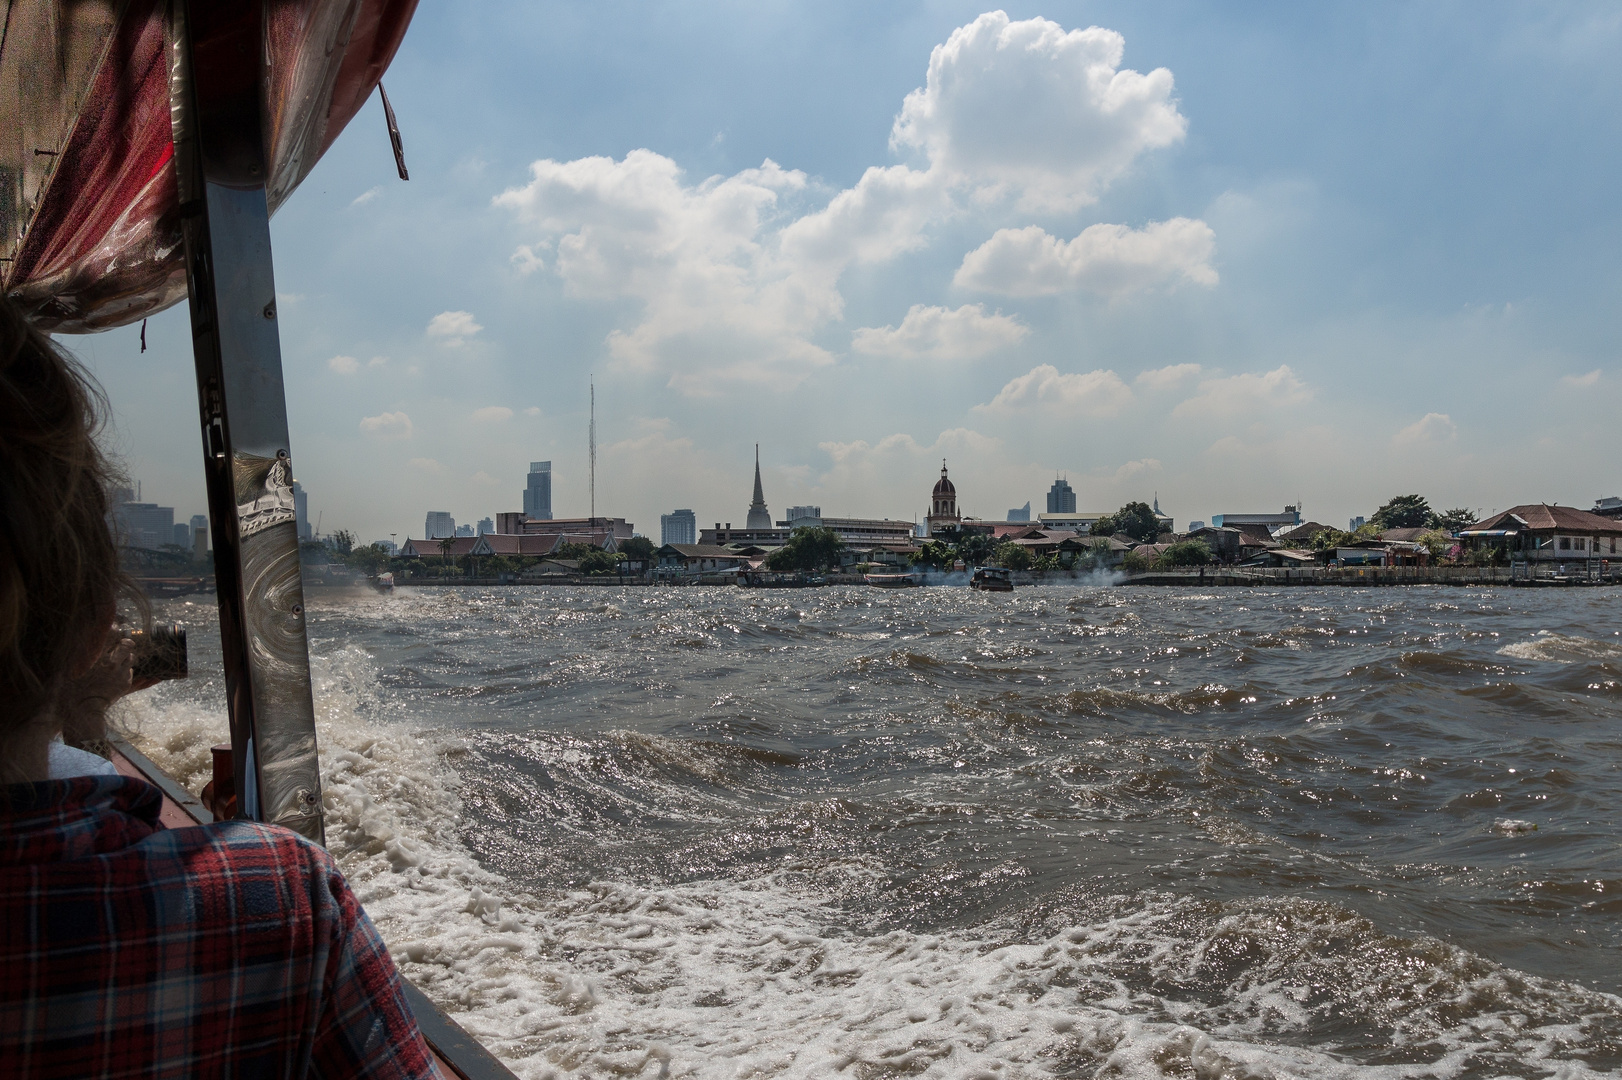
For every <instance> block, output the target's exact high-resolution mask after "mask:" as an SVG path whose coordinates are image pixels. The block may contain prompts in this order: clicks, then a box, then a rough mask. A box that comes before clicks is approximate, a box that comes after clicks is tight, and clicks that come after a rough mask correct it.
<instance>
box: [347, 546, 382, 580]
mask: <svg viewBox="0 0 1622 1080" xmlns="http://www.w3.org/2000/svg"><path fill="white" fill-rule="evenodd" d="M388 564H389V551H388V549H387V548H385V547H384V546H383V545H381V544H367V545H366V546H365V547H360V548H355V549H354V550H353V551H352V552H350V554H349V565H350V566H353V567H354V568H355V569H357V570H360V571H362V572H364V573H366V574H369V575H371V576H373V577H376V576H377V575H378V574H379V573H380V572H382V570H383V568H384V567H385V566H387V565H388Z"/></svg>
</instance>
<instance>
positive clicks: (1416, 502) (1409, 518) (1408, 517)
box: [1369, 495, 1436, 532]
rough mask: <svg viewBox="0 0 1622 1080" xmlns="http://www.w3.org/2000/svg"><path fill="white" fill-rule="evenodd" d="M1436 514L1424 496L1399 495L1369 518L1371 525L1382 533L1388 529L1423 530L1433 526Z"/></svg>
mask: <svg viewBox="0 0 1622 1080" xmlns="http://www.w3.org/2000/svg"><path fill="white" fill-rule="evenodd" d="M1435 518H1436V514H1435V512H1434V511H1432V510H1431V504H1430V503H1428V502H1426V501H1425V497H1424V496H1423V495H1397V496H1395V497H1393V498H1392V500H1391V501H1390V502H1388V503H1386V504H1385V505H1384V506H1382V507H1380V509H1378V510H1376V511H1375V512H1374V514H1373V516H1372V517H1370V518H1369V524H1370V525H1373V526H1375V527H1376V528H1378V529H1379V530H1380V531H1381V532H1384V531H1385V530H1386V529H1423V528H1425V527H1426V526H1428V525H1430V524H1432V522H1433V521H1434V520H1435Z"/></svg>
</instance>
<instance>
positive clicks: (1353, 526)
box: [1346, 514, 1365, 532]
mask: <svg viewBox="0 0 1622 1080" xmlns="http://www.w3.org/2000/svg"><path fill="white" fill-rule="evenodd" d="M1364 524H1365V522H1364V519H1363V515H1362V514H1359V515H1357V516H1356V517H1354V518H1348V519H1347V521H1346V531H1347V532H1356V531H1357V530H1359V529H1361V528H1362V527H1363V526H1364Z"/></svg>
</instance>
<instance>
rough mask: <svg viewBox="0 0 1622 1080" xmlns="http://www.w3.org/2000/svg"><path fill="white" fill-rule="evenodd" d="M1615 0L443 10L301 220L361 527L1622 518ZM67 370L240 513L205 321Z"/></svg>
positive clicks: (310, 190) (311, 470)
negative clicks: (402, 165)
mask: <svg viewBox="0 0 1622 1080" xmlns="http://www.w3.org/2000/svg"><path fill="white" fill-rule="evenodd" d="M1619 53H1622V9H1619V8H1617V7H1616V6H1615V5H1612V4H1593V5H1582V4H1564V5H1563V4H1541V5H1526V4H1490V3H1474V2H1472V3H1468V4H1463V3H1460V4H1445V3H1431V4H1424V5H1398V4H1380V3H1362V2H1359V3H1355V4H1351V3H1349V4H1342V5H1333V4H1300V3H1294V2H1291V3H1279V4H1265V3H1253V4H1222V5H1213V4H1187V5H1184V4H1175V3H1161V4H1144V3H1132V4H1117V3H1051V4H1046V5H1043V6H1041V7H1035V6H1025V5H1011V6H1010V7H1009V8H1008V9H1007V11H1006V14H1005V13H1004V12H1002V11H989V12H988V11H985V10H984V9H983V8H981V7H978V6H975V5H965V4H958V3H933V4H909V5H902V4H872V3H836V2H828V0H823V2H819V3H816V4H795V5H789V4H782V3H761V2H749V3H731V4H723V3H709V4H704V3H680V4H676V3H667V4H644V3H636V4H631V3H604V2H592V3H584V2H581V3H567V2H554V3H547V4H528V3H507V4H502V3H495V2H486V3H477V4H424V5H423V7H422V8H421V9H420V12H419V14H418V16H417V18H416V20H415V22H414V23H413V25H412V27H411V30H410V33H409V34H408V35H407V37H406V41H405V45H404V47H403V48H402V49H401V51H400V54H399V56H398V57H397V58H396V60H395V62H394V66H393V67H392V68H391V69H390V71H389V73H388V76H387V78H386V80H385V84H386V85H387V86H388V89H389V94H390V97H391V99H392V100H393V102H394V105H395V109H396V112H397V114H398V116H399V121H400V125H401V128H402V131H403V133H404V136H405V145H406V154H407V161H408V164H409V165H410V168H411V180H410V182H409V183H402V182H400V181H399V180H398V179H397V178H396V177H395V175H394V165H393V161H392V158H391V156H390V153H389V149H388V141H387V135H386V132H385V130H384V125H383V119H382V109H381V107H380V106H379V105H378V104H377V103H376V101H375V99H374V101H373V102H372V103H371V104H370V105H368V106H367V108H366V109H365V110H364V111H363V112H362V113H361V115H360V116H359V117H357V118H356V120H355V121H354V122H353V123H352V124H351V125H350V128H349V130H348V131H346V132H345V133H344V135H343V136H342V137H341V138H340V139H339V141H338V144H337V145H336V146H335V147H334V148H333V150H332V151H331V152H329V153H328V155H327V157H326V159H325V160H323V161H322V163H321V164H320V165H319V166H318V167H317V168H316V170H315V172H314V174H313V175H312V176H311V177H310V179H309V180H308V181H306V183H305V184H304V186H303V187H302V188H301V189H300V190H299V191H298V192H297V193H296V194H295V195H294V196H293V198H292V199H291V200H290V201H289V202H288V204H287V205H286V206H285V207H284V208H283V209H282V210H281V212H280V213H279V214H278V216H277V217H276V219H275V221H274V223H273V232H274V237H275V242H276V277H277V286H278V290H279V292H280V293H281V294H282V302H281V307H280V310H281V312H282V320H281V325H282V332H283V338H282V349H283V358H284V364H285V369H286V376H287V387H288V396H289V399H290V400H289V408H290V412H291V415H292V439H293V462H294V467H295V471H296V473H297V474H298V476H299V478H300V479H301V480H302V481H303V483H304V485H305V487H306V488H307V489H308V491H309V492H310V506H311V516H312V517H314V516H315V515H316V514H317V513H319V514H321V519H322V523H323V526H322V527H323V528H324V529H325V530H327V531H331V530H333V529H336V528H349V529H352V530H354V531H355V532H356V533H358V534H359V535H360V537H361V539H362V540H372V539H376V538H378V537H383V536H386V535H387V534H388V533H390V532H396V533H399V534H401V535H400V539H402V540H403V539H405V537H406V536H419V535H421V532H422V528H423V515H424V512H425V511H427V510H429V509H443V510H449V511H450V512H451V513H452V514H453V515H455V517H456V519H457V520H458V521H459V522H463V521H473V520H476V519H477V518H479V517H482V516H485V515H492V516H493V515H494V514H496V513H497V512H499V511H503V510H516V509H518V508H519V507H520V505H521V498H520V493H521V491H522V488H523V484H524V473H525V471H526V470H527V468H528V462H529V461H531V460H532V459H545V458H550V459H551V460H552V462H553V470H554V472H553V491H554V495H553V504H554V510H555V512H556V513H557V514H558V516H573V515H581V514H584V513H585V512H586V503H587V488H586V426H587V425H586V402H587V379H588V375H589V374H591V373H595V376H596V384H597V425H598V467H597V506H598V510H599V512H602V513H611V514H616V515H622V516H625V517H627V518H629V519H631V520H632V521H634V522H635V523H636V525H637V527H638V529H639V531H642V532H644V533H646V534H649V535H652V536H654V537H657V536H658V526H659V521H658V515H659V514H660V513H661V512H668V511H669V510H671V509H673V508H676V507H690V508H692V509H693V510H694V511H695V512H696V513H697V515H698V519H699V521H700V523H701V524H706V525H707V524H709V523H711V522H714V521H732V522H737V523H741V522H742V520H743V518H744V516H745V510H746V508H747V505H748V502H749V497H750V485H751V469H752V454H753V448H754V444H755V443H756V442H759V443H760V446H761V461H762V466H763V473H764V479H765V490H766V498H767V501H768V503H769V504H770V506H771V509H772V511H773V513H774V514H776V515H779V516H780V515H781V514H782V512H783V511H784V510H785V509H786V508H787V507H788V506H789V505H792V504H799V503H814V504H820V505H821V506H822V508H823V510H824V512H825V513H827V514H829V515H862V516H869V515H871V516H878V515H886V516H895V517H904V518H912V517H914V516H915V515H921V514H922V513H923V512H924V511H925V509H926V504H927V499H928V494H929V490H930V487H931V486H932V485H933V483H934V481H935V477H936V475H937V473H938V470H939V468H940V459H941V458H942V457H945V458H946V459H947V460H948V462H949V463H950V465H951V469H952V476H953V479H954V480H955V481H956V483H957V489H958V493H959V498H960V507H961V509H962V510H963V511H964V512H965V513H968V514H972V515H975V516H980V517H1001V516H1002V515H1003V514H1004V512H1005V511H1007V510H1008V509H1009V508H1010V507H1016V506H1019V505H1021V504H1023V503H1024V502H1025V501H1026V500H1030V501H1031V502H1032V503H1033V507H1034V509H1036V510H1038V511H1040V510H1042V509H1043V508H1044V507H1043V497H1044V493H1045V492H1046V490H1047V487H1048V485H1049V483H1050V482H1051V481H1052V478H1053V476H1054V475H1055V473H1061V472H1062V473H1064V474H1066V475H1068V477H1069V479H1070V482H1071V483H1072V485H1074V486H1075V488H1076V490H1077V492H1078V503H1079V507H1080V508H1081V509H1084V510H1086V509H1110V508H1114V507H1116V506H1119V505H1120V504H1121V503H1122V502H1124V501H1126V500H1128V499H1145V500H1147V499H1149V498H1150V497H1152V496H1153V495H1154V493H1155V492H1157V491H1158V493H1159V496H1160V505H1161V507H1162V509H1163V510H1165V511H1166V512H1167V513H1170V514H1172V515H1173V516H1174V517H1175V518H1176V520H1177V522H1178V524H1179V527H1181V526H1182V525H1183V524H1184V523H1186V522H1187V520H1188V519H1190V518H1209V517H1210V516H1211V515H1213V514H1218V513H1225V512H1226V513H1239V512H1256V511H1276V510H1278V509H1280V508H1281V507H1282V506H1283V505H1284V504H1285V503H1293V502H1295V501H1296V500H1297V499H1300V500H1302V501H1303V502H1304V504H1305V512H1306V514H1307V516H1308V517H1312V518H1315V519H1318V520H1321V521H1325V522H1329V523H1331V524H1339V523H1344V521H1345V520H1346V518H1347V517H1348V516H1349V515H1351V514H1356V513H1365V514H1366V513H1368V512H1369V511H1371V510H1372V509H1373V508H1374V507H1375V506H1376V505H1378V504H1379V503H1380V502H1382V501H1384V500H1385V499H1386V498H1387V497H1389V496H1391V495H1393V494H1397V493H1405V492H1409V491H1418V492H1421V493H1423V494H1425V495H1426V496H1428V497H1429V498H1430V499H1431V501H1432V502H1433V504H1436V505H1438V506H1439V507H1454V506H1460V505H1463V506H1470V507H1476V508H1481V509H1486V510H1491V509H1496V508H1502V507H1506V506H1510V505H1513V504H1516V503H1523V502H1534V501H1539V500H1546V501H1551V502H1552V501H1559V502H1563V503H1567V504H1570V505H1576V506H1582V507H1586V506H1589V505H1591V504H1592V502H1593V500H1594V499H1595V498H1596V497H1599V496H1602V495H1612V494H1622V476H1619V475H1618V463H1619V443H1618V437H1617V431H1618V422H1617V416H1618V414H1619V406H1622V364H1619V362H1618V359H1619V353H1622V323H1619V318H1622V307H1619V298H1622V216H1619V212H1618V205H1619V198H1618V188H1617V178H1618V176H1619V175H1622V168H1619V166H1622V137H1619V136H1622V65H1619V64H1617V62H1616V57H1617V55H1618V54H1619ZM147 336H148V341H149V344H150V349H149V351H148V352H147V353H146V354H145V355H144V356H143V355H141V354H140V353H139V352H138V348H139V346H138V345H137V341H136V331H135V329H133V328H131V329H126V330H120V331H114V332H111V333H107V334H101V335H95V336H91V337H83V338H68V339H65V340H66V342H67V344H68V345H69V346H70V347H72V348H75V349H76V350H78V351H79V352H80V353H81V355H83V356H84V357H85V358H86V359H87V360H88V361H90V363H91V364H92V366H93V368H94V369H95V370H96V372H97V373H98V374H99V375H100V376H101V377H102V378H103V380H104V381H105V383H106V385H107V387H108V390H109V392H110V394H111V396H112V398H113V401H114V405H115V407H116V409H117V410H118V412H119V425H118V430H117V432H116V433H115V438H116V442H117V447H118V449H119V450H120V451H121V452H122V453H123V454H124V455H125V456H126V458H127V461H128V464H129V468H130V470H131V472H132V473H133V474H134V475H135V476H138V477H139V478H140V479H142V480H143V481H144V493H145V496H146V498H147V499H149V500H156V501H159V502H163V503H173V504H174V505H175V506H176V508H177V511H178V512H179V513H180V514H182V515H190V514H192V513H195V512H199V511H200V510H201V509H202V508H203V502H204V500H203V494H202V469H201V449H200V447H201V443H200V439H199V436H198V434H197V429H196V397H195V389H194V385H193V378H192V364H191V359H190V342H189V336H188V332H187V321H186V315H185V310H184V308H183V307H179V308H175V309H172V310H170V311H169V312H166V313H165V314H163V315H162V316H159V317H156V318H154V319H153V320H152V322H151V324H150V326H149V328H148V335H147Z"/></svg>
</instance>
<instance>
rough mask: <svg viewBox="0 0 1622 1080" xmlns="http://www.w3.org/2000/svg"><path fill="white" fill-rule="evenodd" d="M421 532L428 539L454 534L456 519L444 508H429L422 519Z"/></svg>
mask: <svg viewBox="0 0 1622 1080" xmlns="http://www.w3.org/2000/svg"><path fill="white" fill-rule="evenodd" d="M422 534H423V536H425V537H427V538H428V539H429V540H438V539H439V538H440V537H442V536H455V535H456V519H455V518H453V517H451V515H450V513H449V512H448V511H445V510H430V511H428V517H427V518H426V519H425V520H424V521H423V526H422Z"/></svg>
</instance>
